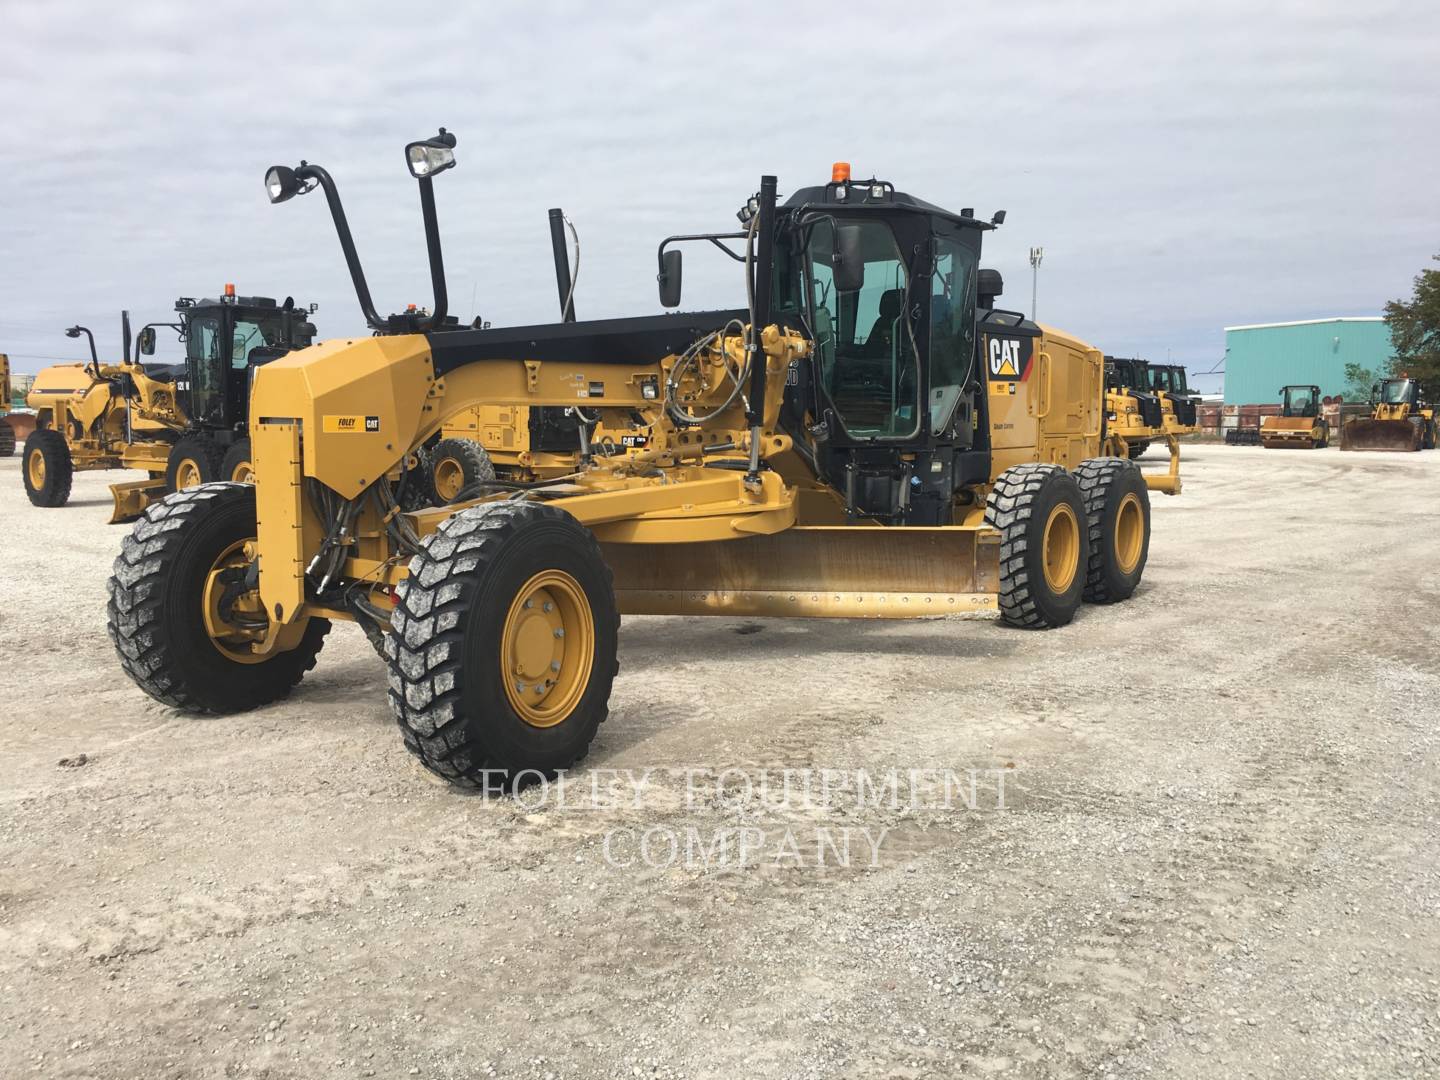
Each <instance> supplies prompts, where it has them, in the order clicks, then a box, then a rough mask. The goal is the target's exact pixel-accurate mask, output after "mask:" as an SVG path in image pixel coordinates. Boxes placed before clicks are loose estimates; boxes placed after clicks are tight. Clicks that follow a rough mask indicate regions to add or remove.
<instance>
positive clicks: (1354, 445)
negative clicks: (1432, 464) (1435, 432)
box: [1340, 420, 1420, 451]
mask: <svg viewBox="0 0 1440 1080" xmlns="http://www.w3.org/2000/svg"><path fill="white" fill-rule="evenodd" d="M1340 449H1341V450H1394V451H1410V450H1419V449H1420V428H1419V427H1418V426H1417V425H1415V424H1412V423H1411V422H1410V421H1409V420H1351V421H1350V422H1349V423H1348V424H1346V425H1345V426H1344V427H1343V428H1341V429H1340Z"/></svg>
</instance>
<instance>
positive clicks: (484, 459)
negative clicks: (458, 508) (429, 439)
mask: <svg viewBox="0 0 1440 1080" xmlns="http://www.w3.org/2000/svg"><path fill="white" fill-rule="evenodd" d="M428 456H429V461H430V483H431V485H432V486H433V487H434V489H435V499H436V504H437V505H440V506H444V505H447V504H449V503H452V502H455V501H456V500H457V499H458V498H459V497H460V495H461V494H462V493H463V492H465V491H466V490H467V489H469V488H472V487H474V486H475V485H477V484H483V483H486V482H487V481H490V480H494V479H495V465H494V464H493V463H492V462H491V460H490V455H489V454H488V453H486V452H485V447H483V446H481V445H480V444H479V443H478V442H476V441H475V440H474V439H441V440H440V442H439V443H438V444H437V445H436V447H435V449H434V450H431V451H430V453H429V455H428ZM471 497H473V496H471Z"/></svg>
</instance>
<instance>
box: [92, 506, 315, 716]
mask: <svg viewBox="0 0 1440 1080" xmlns="http://www.w3.org/2000/svg"><path fill="white" fill-rule="evenodd" d="M254 536H255V488H254V487H252V486H251V485H249V484H204V485H202V486H200V487H196V488H189V489H187V490H185V491H178V492H176V493H175V494H173V495H170V496H168V497H166V498H165V499H164V500H163V501H161V502H158V503H152V504H151V505H150V506H149V507H147V508H146V510H145V513H144V514H143V515H142V516H141V517H140V520H139V521H137V522H136V523H135V526H134V528H133V529H132V530H131V532H130V534H129V535H128V536H126V537H125V539H124V541H123V543H122V544H121V547H120V555H119V557H118V558H116V560H115V565H114V570H113V573H112V576H111V578H110V583H109V591H110V602H109V605H108V606H107V609H106V610H107V614H108V616H109V620H108V621H109V631H110V640H111V642H113V643H114V645H115V651H116V653H118V654H119V656H120V666H121V667H123V668H124V669H125V672H126V674H128V675H129V676H130V677H131V678H132V679H134V680H135V683H136V685H137V686H139V687H140V689H142V690H144V691H145V692H146V693H147V694H149V695H150V696H151V697H153V698H154V699H155V700H156V701H159V702H161V703H163V704H165V705H169V706H171V707H173V708H177V709H184V710H186V711H189V712H210V713H232V712H243V711H244V710H246V709H254V708H258V707H259V706H261V705H268V704H269V703H270V702H272V701H277V700H279V699H280V698H283V697H285V696H286V695H287V694H289V693H290V691H291V689H292V688H293V687H294V686H295V684H296V683H298V682H299V681H300V680H301V679H302V678H303V677H304V675H305V673H306V672H307V671H309V670H310V669H311V668H313V667H314V666H315V658H316V656H318V655H319V653H320V649H321V647H322V646H323V645H324V643H325V635H326V633H327V632H328V631H329V630H330V622H329V620H328V619H311V620H309V624H308V625H307V626H306V627H305V629H304V631H303V633H302V636H301V638H300V641H299V644H298V645H296V646H295V647H294V648H293V649H290V650H287V651H285V652H274V653H271V654H270V655H269V656H267V657H265V658H264V659H260V660H253V659H252V660H249V661H241V660H236V659H233V658H232V657H231V655H227V653H226V652H223V651H222V646H221V644H218V643H217V642H216V641H215V640H213V639H212V638H211V636H210V632H209V631H208V630H207V629H206V621H205V614H204V611H203V608H204V604H205V597H206V583H207V580H208V579H209V577H210V574H211V571H212V570H214V569H215V568H216V564H217V560H219V559H221V558H223V557H224V555H225V553H226V552H227V551H231V550H233V549H234V548H235V546H236V545H237V544H240V543H243V542H244V541H246V540H250V539H253V538H254ZM231 648H232V650H233V649H234V646H231Z"/></svg>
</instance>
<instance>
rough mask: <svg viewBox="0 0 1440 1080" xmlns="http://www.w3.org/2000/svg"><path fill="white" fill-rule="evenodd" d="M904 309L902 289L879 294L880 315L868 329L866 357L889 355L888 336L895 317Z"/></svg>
mask: <svg viewBox="0 0 1440 1080" xmlns="http://www.w3.org/2000/svg"><path fill="white" fill-rule="evenodd" d="M904 308H905V290H904V289H886V290H885V291H884V292H883V293H881V294H880V314H879V315H878V316H876V318H875V325H874V326H872V327H871V328H870V336H869V337H867V338H866V339H865V352H866V353H867V354H868V355H870V356H889V355H890V334H891V331H892V330H893V329H894V326H895V319H896V317H897V316H898V315H899V314H900V312H901V311H903V310H904ZM881 346H883V349H882V348H881Z"/></svg>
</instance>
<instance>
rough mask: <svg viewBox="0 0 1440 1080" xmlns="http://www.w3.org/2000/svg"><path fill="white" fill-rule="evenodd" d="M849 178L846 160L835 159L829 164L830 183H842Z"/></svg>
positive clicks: (848, 167)
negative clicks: (833, 162)
mask: <svg viewBox="0 0 1440 1080" xmlns="http://www.w3.org/2000/svg"><path fill="white" fill-rule="evenodd" d="M849 179H850V163H849V162H848V161H837V162H835V164H834V165H831V166H830V182H831V183H832V184H843V183H845V182H846V181H848V180H849Z"/></svg>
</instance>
